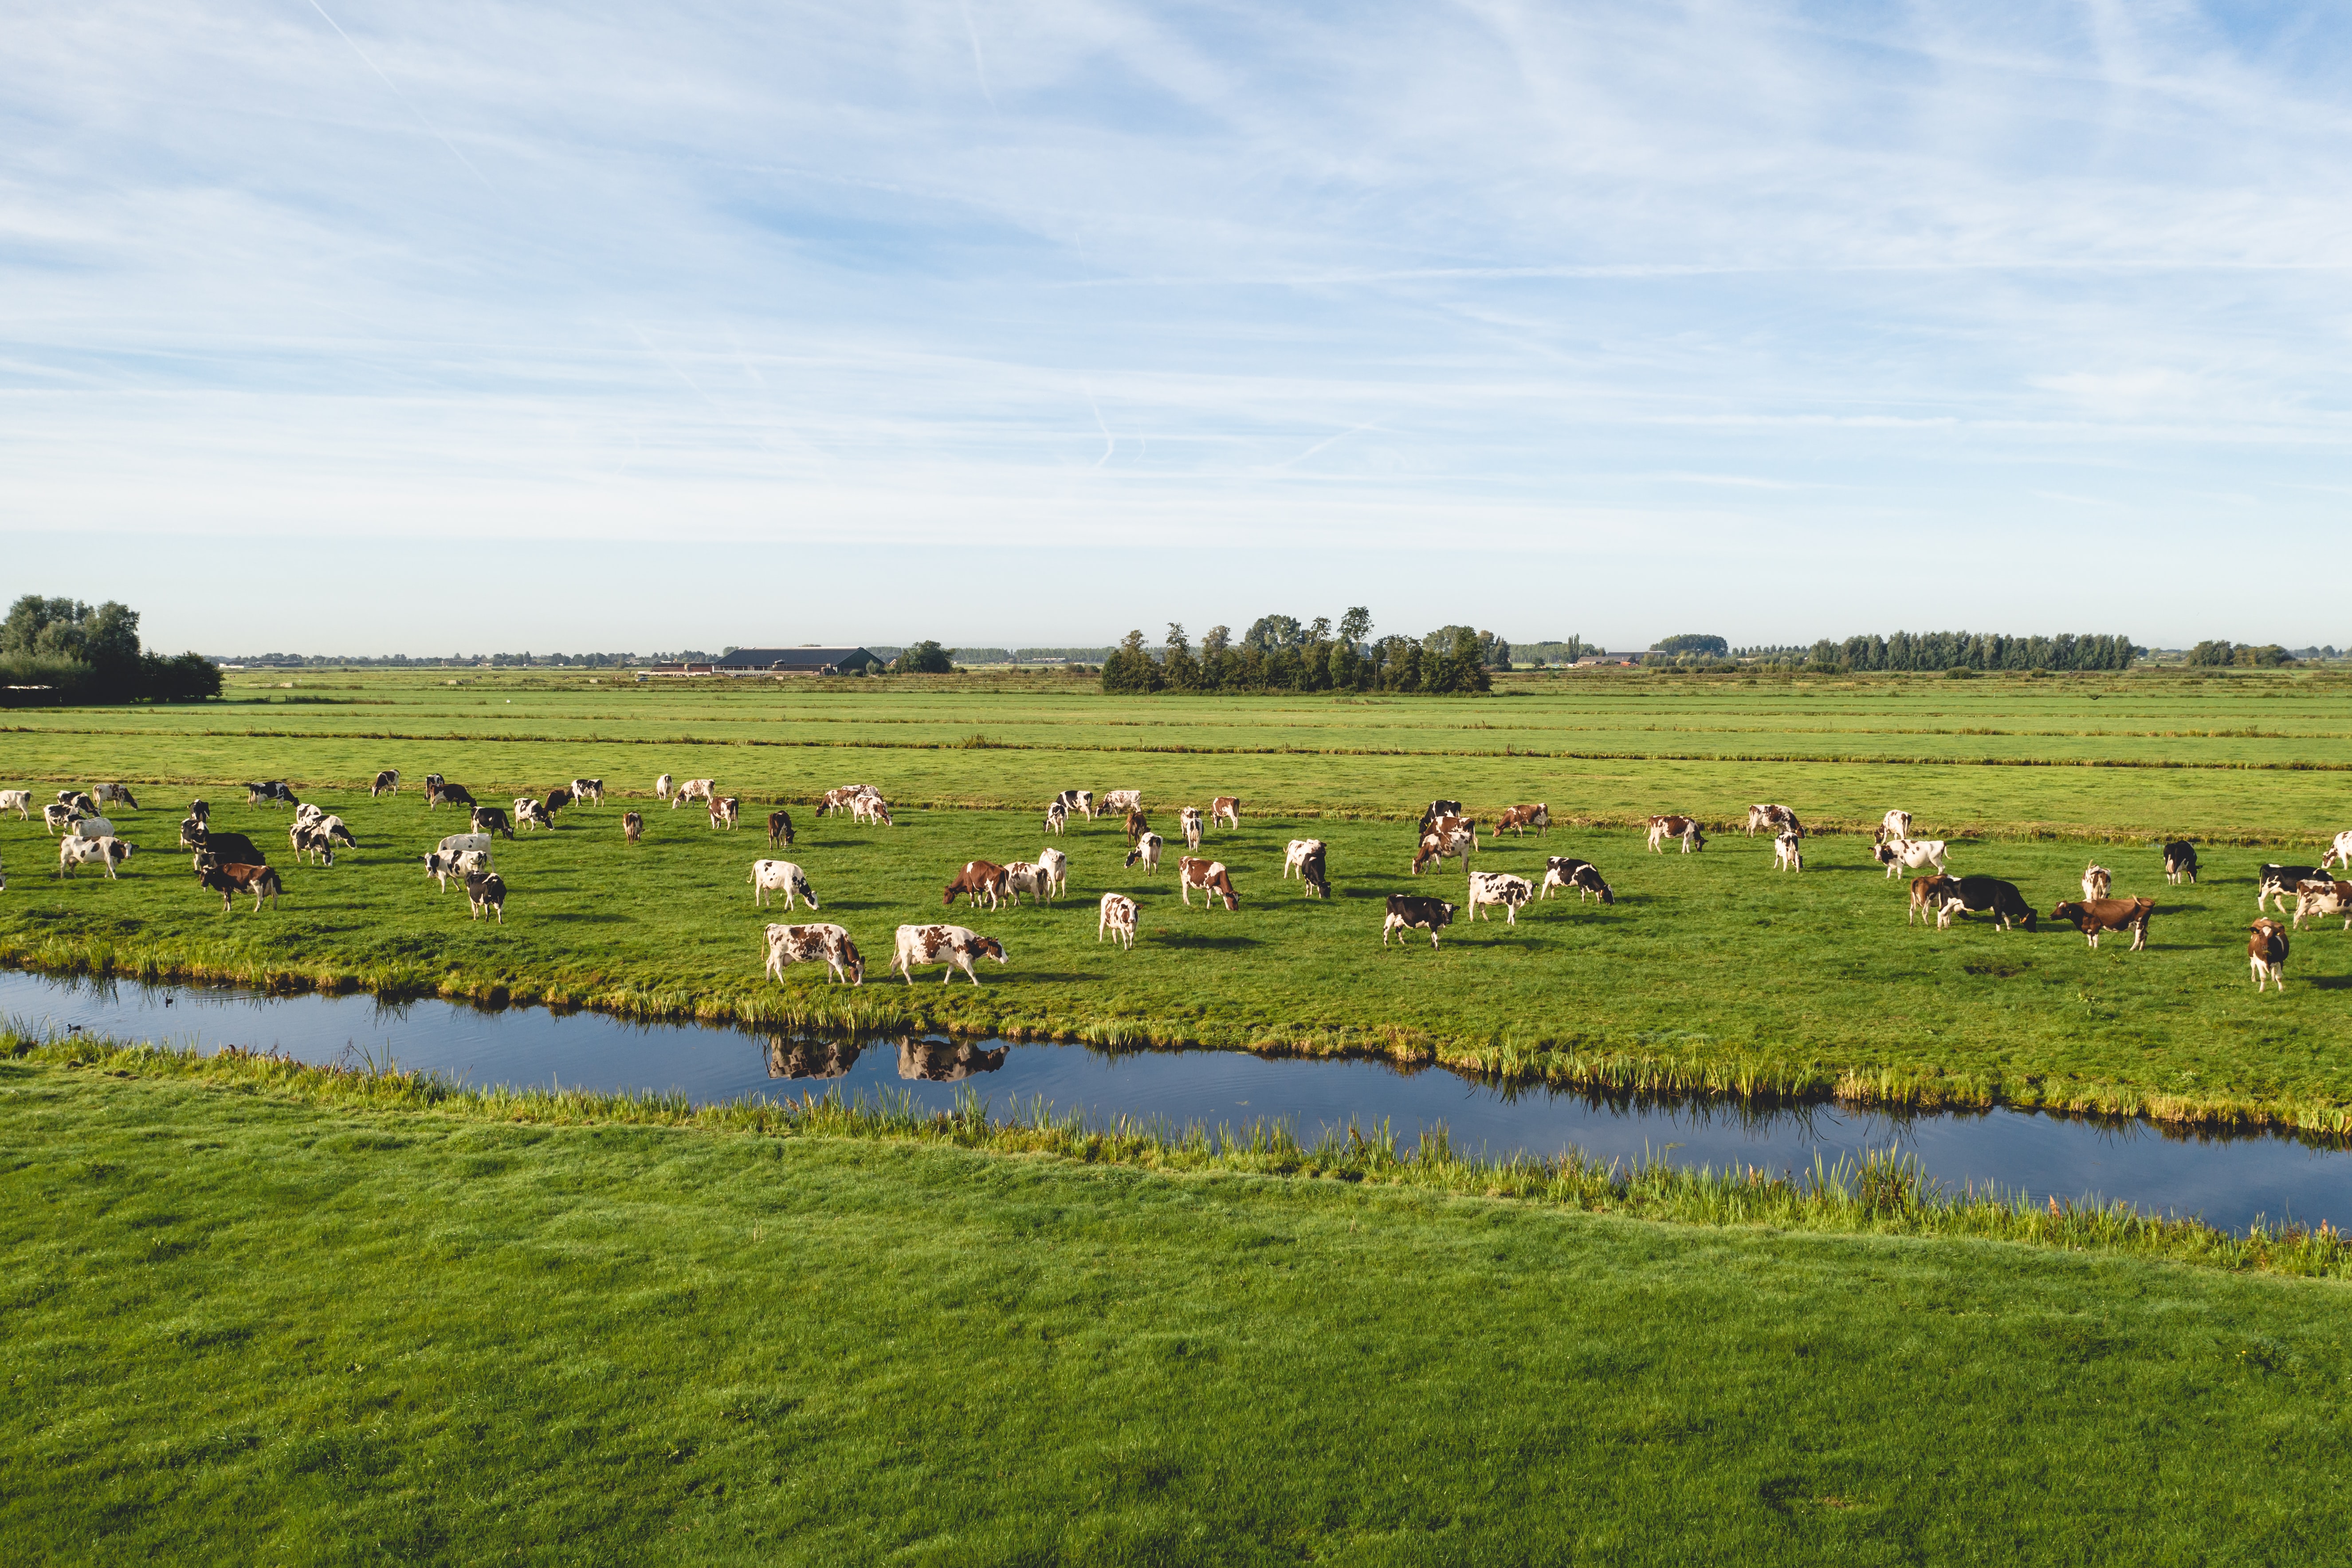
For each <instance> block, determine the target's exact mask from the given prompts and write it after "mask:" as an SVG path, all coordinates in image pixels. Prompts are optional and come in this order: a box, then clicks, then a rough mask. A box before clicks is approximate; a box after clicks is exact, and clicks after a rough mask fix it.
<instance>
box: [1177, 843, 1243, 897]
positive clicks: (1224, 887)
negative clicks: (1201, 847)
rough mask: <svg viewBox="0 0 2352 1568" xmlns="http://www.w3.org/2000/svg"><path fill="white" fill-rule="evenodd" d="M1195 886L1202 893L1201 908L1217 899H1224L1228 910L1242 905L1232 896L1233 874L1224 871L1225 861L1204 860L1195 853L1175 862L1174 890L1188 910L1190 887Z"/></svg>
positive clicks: (1190, 895) (1190, 894) (1193, 887)
mask: <svg viewBox="0 0 2352 1568" xmlns="http://www.w3.org/2000/svg"><path fill="white" fill-rule="evenodd" d="M1195 888H1198V889H1201V892H1202V900H1201V902H1202V908H1207V907H1208V906H1209V905H1210V904H1212V903H1213V902H1214V901H1215V900H1218V899H1223V900H1224V901H1225V908H1226V909H1228V910H1237V909H1240V908H1241V907H1242V902H1241V900H1239V899H1237V898H1235V897H1234V879H1233V876H1232V874H1231V873H1229V872H1228V871H1226V869H1225V863H1224V862H1223V861H1222V860H1204V859H1202V858H1200V857H1199V856H1197V855H1186V856H1184V857H1182V858H1180V859H1179V860H1178V861H1177V862H1176V892H1177V895H1178V896H1179V897H1180V898H1181V899H1182V900H1184V907H1185V908H1186V909H1188V910H1189V909H1191V908H1192V889H1195Z"/></svg>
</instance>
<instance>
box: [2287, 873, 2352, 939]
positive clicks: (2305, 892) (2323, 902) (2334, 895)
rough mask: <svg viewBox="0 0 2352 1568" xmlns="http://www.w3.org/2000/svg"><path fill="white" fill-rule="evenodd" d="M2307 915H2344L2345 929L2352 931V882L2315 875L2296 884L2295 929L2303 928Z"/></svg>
mask: <svg viewBox="0 0 2352 1568" xmlns="http://www.w3.org/2000/svg"><path fill="white" fill-rule="evenodd" d="M2305 915H2342V916H2343V917H2344V929H2345V930H2346V931H2352V882H2339V881H2336V879H2333V878H2329V877H2314V878H2311V879H2308V880H2307V881H2303V882H2299V883H2297V884H2295V889H2294V929H2295V930H2297V931H2301V930H2302V929H2303V920H2304V917H2305Z"/></svg>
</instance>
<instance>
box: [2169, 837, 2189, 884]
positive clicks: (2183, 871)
mask: <svg viewBox="0 0 2352 1568" xmlns="http://www.w3.org/2000/svg"><path fill="white" fill-rule="evenodd" d="M2164 879H2165V880H2166V881H2168V882H2171V883H2174V884H2176V885H2177V884H2179V883H2181V882H2194V881H2195V880H2197V850H2196V848H2195V847H2194V846H2192V845H2190V844H2189V841H2188V840H2187V839H2185V838H2176V839H2174V840H2173V841H2172V842H2171V843H2169V844H2168V845H2166V846H2165V847H2164Z"/></svg>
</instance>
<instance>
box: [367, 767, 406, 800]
mask: <svg viewBox="0 0 2352 1568" xmlns="http://www.w3.org/2000/svg"><path fill="white" fill-rule="evenodd" d="M399 793H400V770H399V769H398V768H386V769H384V770H383V772H382V773H378V774H376V775H375V783H373V784H370V785H369V786H368V794H369V795H398V794H399Z"/></svg>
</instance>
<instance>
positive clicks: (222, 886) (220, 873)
mask: <svg viewBox="0 0 2352 1568" xmlns="http://www.w3.org/2000/svg"><path fill="white" fill-rule="evenodd" d="M196 880H197V882H199V883H200V884H202V885H203V886H204V887H205V888H208V889H211V890H212V891H214V892H215V893H218V894H219V895H220V896H221V912H222V913H223V914H226V913H227V912H228V910H229V907H230V906H231V905H232V904H233V903H234V902H235V901H236V895H237V894H239V893H251V894H252V895H253V912H254V913H255V914H259V913H260V912H261V900H264V899H267V900H269V903H270V907H271V908H273V909H275V908H276V907H277V905H278V893H279V891H280V890H281V889H279V887H278V873H277V872H275V871H273V870H271V869H270V868H268V867H267V866H247V865H245V864H243V863H241V862H232V863H230V864H227V865H223V864H221V863H220V862H218V861H215V862H213V863H212V864H210V865H208V866H206V867H205V868H204V869H202V870H200V871H198V872H197V873H196Z"/></svg>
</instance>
